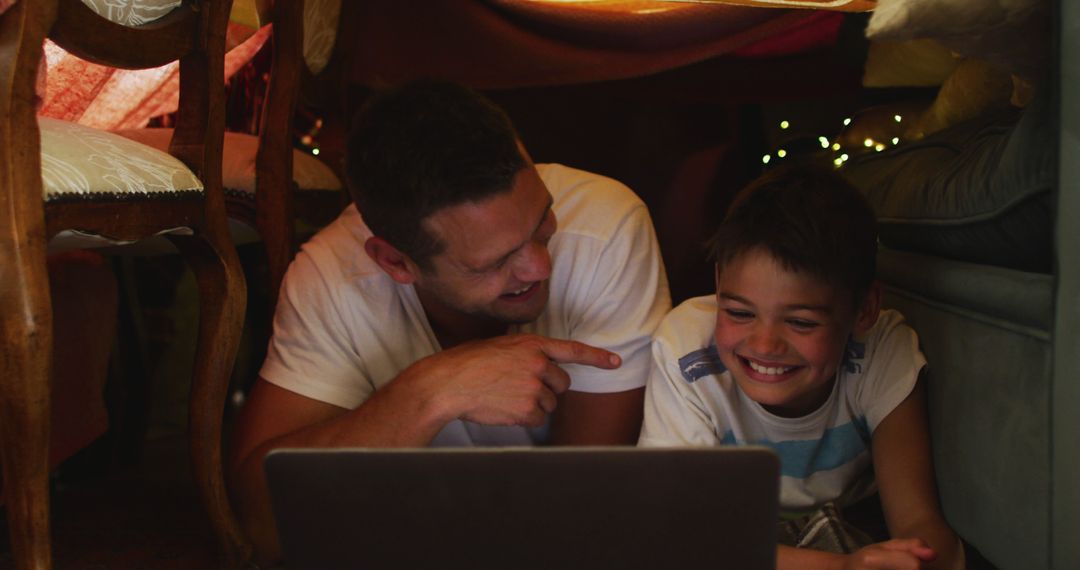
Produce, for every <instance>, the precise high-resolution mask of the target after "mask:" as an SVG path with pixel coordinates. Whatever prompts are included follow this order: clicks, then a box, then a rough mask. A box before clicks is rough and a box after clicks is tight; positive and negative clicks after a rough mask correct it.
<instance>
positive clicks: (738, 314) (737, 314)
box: [724, 309, 754, 321]
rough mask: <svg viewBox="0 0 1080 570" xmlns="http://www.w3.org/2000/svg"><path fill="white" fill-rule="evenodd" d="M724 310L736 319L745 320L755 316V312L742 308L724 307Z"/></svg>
mask: <svg viewBox="0 0 1080 570" xmlns="http://www.w3.org/2000/svg"><path fill="white" fill-rule="evenodd" d="M724 312H725V313H727V316H729V317H731V318H732V319H733V320H736V321H745V320H749V319H752V318H753V317H754V313H751V312H750V311H744V310H742V309H724Z"/></svg>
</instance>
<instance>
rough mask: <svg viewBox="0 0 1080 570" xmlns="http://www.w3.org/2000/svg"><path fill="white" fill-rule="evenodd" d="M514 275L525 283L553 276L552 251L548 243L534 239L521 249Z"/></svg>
mask: <svg viewBox="0 0 1080 570" xmlns="http://www.w3.org/2000/svg"><path fill="white" fill-rule="evenodd" d="M514 277H515V278H517V279H518V280H519V281H521V282H523V283H532V282H535V281H543V280H544V279H547V278H548V277H551V252H550V251H548V248H547V244H546V243H544V242H539V241H534V242H532V243H530V244H529V245H528V246H526V247H525V249H523V250H522V251H521V255H520V256H518V259H517V260H516V263H515V264H514Z"/></svg>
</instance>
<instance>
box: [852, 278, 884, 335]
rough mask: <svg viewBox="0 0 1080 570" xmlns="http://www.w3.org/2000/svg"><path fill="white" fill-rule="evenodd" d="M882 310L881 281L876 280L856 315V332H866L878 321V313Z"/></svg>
mask: <svg viewBox="0 0 1080 570" xmlns="http://www.w3.org/2000/svg"><path fill="white" fill-rule="evenodd" d="M879 312H881V283H878V282H877V280H875V281H874V282H873V283H871V284H870V289H868V290H867V291H866V296H865V298H863V302H862V305H861V306H860V307H859V313H858V314H857V315H856V317H855V332H856V333H857V334H862V333H865V332H866V331H868V330H870V329H871V328H873V326H874V324H875V323H877V319H878V313H879Z"/></svg>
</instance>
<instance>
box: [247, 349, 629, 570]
mask: <svg viewBox="0 0 1080 570" xmlns="http://www.w3.org/2000/svg"><path fill="white" fill-rule="evenodd" d="M558 363H577V364H585V365H589V366H595V367H600V368H616V367H618V366H619V364H620V360H619V358H618V356H616V355H614V354H612V353H610V352H608V351H606V350H602V349H598V348H594V347H591V346H588V345H584V344H581V343H579V342H574V341H565V340H555V339H548V338H544V337H539V336H534V335H514V336H505V337H498V338H494V339H490V340H486V341H480V342H473V343H467V344H463V345H460V346H458V347H455V348H452V349H449V350H445V351H442V352H439V353H437V354H434V355H432V356H429V357H427V358H424V359H421V360H419V361H417V362H416V363H414V364H413V365H412V366H410V367H408V368H406V369H405V370H404V371H402V373H401V374H399V375H398V376H397V377H396V378H395V379H394V380H392V381H391V382H390V383H388V384H387V385H386V386H385V387H383V388H382V389H380V390H378V391H376V392H375V393H374V394H373V395H372V396H371V397H370V398H369V399H368V400H367V401H365V402H364V403H363V404H361V405H360V407H358V408H356V409H355V410H351V411H350V410H345V409H342V408H340V407H337V406H333V405H330V404H327V403H324V402H319V401H316V400H313V399H310V398H306V397H304V396H301V395H299V394H296V393H293V392H291V391H289V390H285V389H283V388H279V387H277V386H274V385H273V384H270V383H269V382H267V381H265V380H263V379H260V380H259V381H258V382H257V383H256V385H255V388H254V390H253V391H252V393H251V396H250V398H249V400H248V402H247V404H246V405H245V406H244V409H243V411H242V412H241V415H240V417H239V418H238V421H237V426H236V432H235V437H234V447H233V453H232V458H231V461H230V462H229V467H230V469H229V471H230V483H231V491H232V496H233V499H234V501H235V503H236V507H237V510H238V511H239V515H240V519H241V523H242V524H243V525H244V527H245V530H246V531H247V533H248V535H249V536H250V537H251V538H252V540H253V541H254V542H255V544H256V549H257V552H258V559H259V561H260V562H262V563H268V562H273V561H276V559H277V558H278V556H279V550H278V546H277V539H276V536H275V533H274V525H273V520H272V516H271V513H270V505H269V496H268V494H267V490H266V481H265V476H264V473H263V469H262V462H263V459H264V458H265V457H266V454H267V453H268V452H269V451H270V450H271V449H274V448H278V447H344V446H347V447H417V446H423V445H427V444H428V443H430V441H431V439H432V438H434V437H435V435H437V434H438V432H439V430H441V429H442V428H443V426H445V425H446V424H447V423H449V422H450V421H452V420H454V419H458V418H461V419H466V420H470V421H474V422H477V423H482V424H489V425H531V426H537V425H541V424H542V423H543V422H544V420H545V418H546V415H547V414H548V413H550V412H551V411H552V410H554V409H555V406H556V398H557V395H558V394H561V393H563V392H565V391H566V388H567V386H569V384H570V378H569V376H567V374H566V372H564V371H563V370H562V369H561V368H559V366H558Z"/></svg>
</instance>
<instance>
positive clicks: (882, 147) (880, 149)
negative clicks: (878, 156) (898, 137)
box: [874, 143, 885, 152]
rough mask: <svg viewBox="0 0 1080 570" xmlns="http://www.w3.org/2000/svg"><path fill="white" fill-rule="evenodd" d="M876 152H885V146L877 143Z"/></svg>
mask: <svg viewBox="0 0 1080 570" xmlns="http://www.w3.org/2000/svg"><path fill="white" fill-rule="evenodd" d="M874 150H876V151H878V152H881V151H883V150H885V145H883V144H881V143H877V144H876V145H874Z"/></svg>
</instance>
